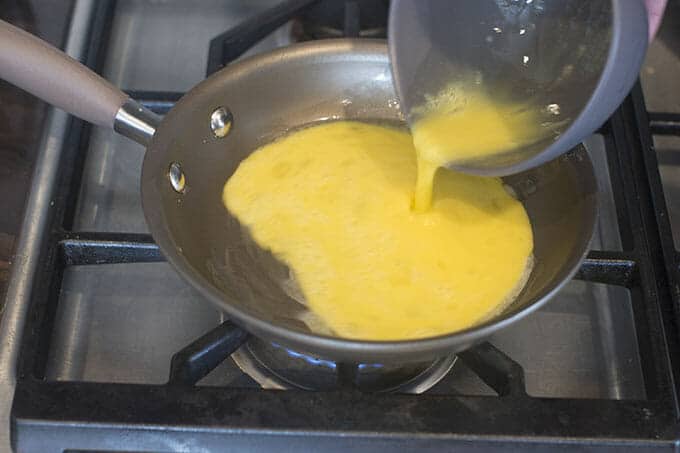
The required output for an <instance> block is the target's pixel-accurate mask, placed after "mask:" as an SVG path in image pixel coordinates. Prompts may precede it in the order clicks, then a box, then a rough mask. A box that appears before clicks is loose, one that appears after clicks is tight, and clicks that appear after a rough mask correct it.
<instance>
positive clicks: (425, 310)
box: [223, 114, 533, 340]
mask: <svg viewBox="0 0 680 453" xmlns="http://www.w3.org/2000/svg"><path fill="white" fill-rule="evenodd" d="M489 116H490V114H489ZM480 122H482V123H486V121H485V120H480ZM486 124H487V125H488V123H486ZM476 130H479V128H477V129H476ZM485 133H486V135H491V134H493V128H492V129H491V130H489V131H486V130H485ZM498 134H499V135H498V136H497V137H496V138H491V137H487V138H485V140H487V142H485V143H488V144H487V145H484V146H486V147H487V148H488V149H491V148H493V147H494V146H495V145H496V144H500V143H501V142H502V141H503V140H506V139H508V133H507V132H504V131H500V132H498ZM420 137H421V139H422V137H423V135H421V136H420ZM461 137H463V135H461ZM464 137H467V138H466V140H469V141H470V143H468V144H467V145H466V146H467V147H468V148H469V149H472V148H473V144H472V140H473V133H472V132H470V133H469V134H466V135H464ZM461 143H462V142H461ZM419 146H420V145H419ZM468 148H466V149H468ZM461 149H463V148H462V147H461ZM417 173H418V165H417V163H416V152H415V149H414V144H413V139H412V137H411V135H410V134H409V133H408V132H405V131H403V130H398V129H393V128H390V127H385V126H379V125H374V124H368V123H360V122H350V121H338V122H328V123H322V124H320V125H315V126H312V127H308V128H306V129H302V130H298V131H296V132H293V133H291V134H289V135H287V136H285V137H283V138H281V139H279V140H277V141H275V142H273V143H270V144H267V145H265V146H263V147H261V148H260V149H258V150H256V151H255V152H253V153H252V154H251V155H250V156H249V157H248V158H247V159H245V160H244V161H242V162H241V164H240V165H239V167H238V169H237V170H236V172H235V173H234V174H233V175H232V176H231V178H229V180H228V181H227V183H226V185H225V187H224V191H223V202H224V205H225V206H226V208H227V209H228V210H229V211H230V212H231V213H232V214H233V215H235V216H236V217H237V218H238V219H239V221H240V222H241V223H242V224H243V225H245V226H246V227H247V228H248V229H249V231H250V233H251V235H252V237H253V239H254V240H255V241H256V242H257V243H258V244H259V245H260V246H261V247H263V248H265V249H268V250H270V251H271V252H272V253H273V254H274V255H275V256H276V257H278V259H280V260H281V261H283V262H285V263H286V264H287V265H288V266H289V267H290V268H291V269H292V271H293V272H294V274H295V278H296V281H297V283H298V284H299V286H300V289H301V290H302V293H303V294H304V296H305V299H306V302H307V304H308V307H309V308H310V310H311V311H312V312H313V313H314V314H315V315H317V316H318V318H320V319H321V320H322V321H323V322H324V323H325V324H326V325H327V327H328V328H329V329H330V330H331V331H332V332H333V333H335V334H336V335H338V336H341V337H346V338H353V339H362V340H405V339H416V338H424V337H431V336H436V335H440V334H448V333H451V332H454V331H457V330H461V329H465V328H467V327H470V326H472V325H475V324H477V323H479V322H482V321H484V320H485V319H487V318H489V317H491V316H493V315H495V314H496V313H498V312H499V311H500V310H502V309H503V308H504V307H505V306H506V305H507V304H508V303H510V302H511V301H512V300H513V299H514V298H515V297H516V295H517V294H518V292H519V291H520V290H521V289H522V287H523V286H524V284H525V282H526V279H527V277H528V275H529V272H530V268H531V255H532V248H533V238H532V230H531V225H530V223H529V218H528V217H527V213H526V211H525V210H524V207H523V206H522V204H521V203H520V202H519V201H517V200H516V199H515V198H513V197H512V196H511V195H510V194H509V193H508V192H507V191H506V189H505V187H504V186H503V183H502V181H501V180H500V179H496V178H481V177H475V176H469V175H464V174H459V173H454V172H451V171H440V172H438V173H437V174H436V178H435V176H434V172H433V173H432V176H433V179H435V184H434V190H433V199H432V203H431V206H430V208H429V209H427V210H421V212H419V211H418V210H415V209H413V206H414V190H413V188H414V186H415V183H416V177H417Z"/></svg>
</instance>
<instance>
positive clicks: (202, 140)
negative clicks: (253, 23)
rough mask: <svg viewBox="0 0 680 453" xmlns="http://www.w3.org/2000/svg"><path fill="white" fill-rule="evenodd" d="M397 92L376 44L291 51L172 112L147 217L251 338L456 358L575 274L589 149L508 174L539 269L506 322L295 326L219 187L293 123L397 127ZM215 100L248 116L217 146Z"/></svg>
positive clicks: (589, 189)
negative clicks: (180, 186)
mask: <svg viewBox="0 0 680 453" xmlns="http://www.w3.org/2000/svg"><path fill="white" fill-rule="evenodd" d="M250 93H258V94H259V96H258V97H257V98H253V97H252V96H251V95H250ZM394 96H395V94H394V90H393V85H392V79H391V77H390V67H389V62H388V58H387V48H386V46H385V45H384V43H383V42H381V41H375V42H372V41H369V40H326V41H318V42H314V43H308V44H299V45H297V46H291V47H288V48H286V49H283V50H278V51H274V52H271V53H268V54H264V55H262V56H258V57H254V58H251V59H249V60H244V61H243V62H241V63H235V64H233V65H231V66H230V67H229V68H226V69H224V70H222V71H220V72H219V73H217V74H215V75H214V76H212V77H210V78H209V79H208V80H206V81H205V82H203V83H201V84H199V85H198V86H197V87H196V88H194V89H193V90H192V91H191V92H190V93H188V94H187V95H186V96H184V97H183V98H182V99H181V100H180V101H179V102H178V103H177V104H176V106H175V107H174V108H173V109H172V110H171V111H170V112H169V113H168V114H167V115H166V117H165V119H164V121H163V123H162V124H161V125H160V126H159V128H158V130H157V133H156V135H155V136H154V139H153V141H152V142H151V144H150V145H149V147H148V150H147V154H146V157H145V160H144V166H143V169H142V198H143V202H144V206H145V217H146V220H147V224H148V226H149V229H150V230H151V232H152V234H153V236H154V239H155V240H156V242H157V243H158V245H159V246H160V248H161V250H163V253H164V255H165V256H166V258H167V259H168V261H170V263H172V264H173V265H174V266H175V267H176V268H177V269H178V271H179V272H180V273H181V274H182V275H183V276H184V277H185V278H187V279H188V280H189V281H190V282H191V283H192V284H193V285H194V286H195V287H196V288H198V289H199V290H200V291H201V292H202V294H203V295H204V296H206V297H207V298H208V299H209V300H210V301H211V302H213V303H215V304H216V305H217V306H218V307H220V308H221V309H223V310H224V311H225V312H227V313H228V314H229V315H230V316H232V317H233V320H234V321H235V322H237V323H239V324H240V325H241V326H242V327H244V328H245V329H246V330H248V331H250V332H251V333H255V334H256V335H258V336H262V337H264V338H267V339H270V340H272V341H276V342H280V343H282V344H284V345H286V346H288V347H291V348H292V349H294V350H298V351H304V352H310V353H313V354H315V355H318V356H320V357H326V358H331V359H338V360H347V361H350V362H362V361H369V362H378V363H381V362H385V361H405V362H409V361H414V360H416V361H417V360H423V359H424V358H435V357H437V356H438V355H445V354H447V353H451V352H456V351H458V350H461V349H465V348H467V347H470V346H471V345H473V344H474V343H476V342H479V341H480V340H482V339H483V338H485V337H486V336H488V335H490V334H492V333H493V332H495V331H496V330H498V329H500V328H502V327H507V326H508V325H509V324H511V323H512V322H514V321H517V320H518V319H520V318H522V317H523V316H525V315H526V314H528V313H529V312H531V311H533V310H535V309H536V308H538V307H539V306H540V305H542V304H544V303H545V302H546V301H547V300H549V299H550V297H551V296H552V295H553V294H554V293H555V292H556V291H557V290H558V289H559V288H560V287H561V286H562V285H563V284H564V283H565V282H566V281H567V280H568V279H569V278H570V277H571V276H573V274H574V273H575V272H576V270H577V267H578V265H579V264H580V262H581V260H582V258H583V257H584V255H585V253H586V252H587V250H588V246H589V242H590V238H591V236H592V232H593V228H594V225H595V212H596V191H597V187H596V183H595V179H594V175H593V169H592V166H591V163H590V160H589V158H588V156H587V154H586V153H585V151H584V150H583V149H577V150H574V151H573V152H571V153H567V154H565V155H564V156H562V157H561V158H560V159H558V160H556V161H554V162H551V163H549V164H546V165H544V166H543V167H539V168H537V169H535V170H531V171H529V172H527V173H524V174H520V175H513V176H511V177H507V178H506V179H505V182H506V183H507V184H509V185H510V186H511V187H512V188H513V189H514V190H515V193H517V195H518V197H519V199H520V200H521V201H522V202H523V204H524V206H525V208H526V209H527V212H528V214H529V218H530V220H531V223H532V227H533V230H534V258H535V265H534V268H533V270H532V273H531V275H530V277H529V280H528V283H527V285H526V286H525V288H524V290H523V291H522V293H521V294H520V296H519V297H518V298H517V299H516V300H515V302H513V304H512V305H511V306H510V307H508V309H507V310H505V312H504V313H502V314H501V315H499V316H497V317H494V318H493V319H491V320H489V321H487V322H485V323H483V324H481V325H479V326H475V327H472V328H469V329H466V330H464V331H462V332H458V333H455V334H451V335H445V336H440V337H437V338H430V339H423V340H417V341H401V342H399V341H395V342H369V341H358V340H348V339H342V338H339V337H330V336H325V335H322V334H318V333H315V332H313V331H310V330H309V328H307V327H306V326H305V325H304V324H302V323H301V322H300V321H299V320H298V319H299V317H300V314H301V313H303V312H305V311H306V310H307V308H306V307H305V306H303V305H301V304H300V303H298V302H296V301H295V300H293V299H292V298H291V297H290V296H288V295H287V294H286V292H285V290H284V286H285V281H287V279H288V278H289V277H288V276H289V271H288V269H287V268H286V267H285V266H284V265H283V264H282V263H280V262H278V261H277V260H276V259H274V258H273V257H272V256H271V255H270V254H269V253H267V252H265V251H262V250H259V249H258V248H257V246H254V244H253V243H252V241H251V240H250V239H249V238H248V236H247V235H246V234H244V233H245V232H244V230H243V229H242V228H241V227H240V225H239V223H238V222H237V221H236V220H235V219H234V218H233V217H231V216H230V215H229V214H228V213H227V211H226V210H225V209H224V206H223V205H222V202H221V199H220V197H219V194H220V193H221V191H222V186H223V185H224V182H225V181H226V179H227V178H228V177H229V176H230V175H231V174H232V172H234V171H235V169H236V167H237V166H238V164H239V163H240V161H241V160H242V159H244V158H245V157H246V156H248V154H249V153H250V152H252V151H254V150H255V149H256V148H257V147H258V146H260V145H262V144H263V143H266V142H267V141H270V140H272V139H274V138H276V137H278V136H280V135H282V134H284V133H286V132H287V131H289V130H291V129H294V128H296V127H300V126H303V125H306V124H311V123H314V122H316V121H321V120H326V119H342V118H346V119H360V120H366V121H387V122H389V121H392V122H395V121H399V120H400V112H399V110H398V109H395V108H394V107H393V105H394V103H393V101H394ZM220 105H229V108H230V110H231V112H233V115H234V116H236V117H238V118H241V121H240V122H239V125H236V126H235V127H234V128H233V130H232V132H231V133H230V134H229V136H228V137H227V138H225V139H220V140H217V139H215V137H213V136H212V134H207V133H206V132H207V131H206V128H205V126H203V127H201V126H202V124H201V122H202V121H205V120H204V118H209V117H210V116H211V115H212V113H213V112H214V110H215V108H216V106H220ZM197 149H199V150H200V159H198V158H196V154H195V152H196V150H197ZM225 149H227V150H228V152H226V153H225V151H224V150H225ZM173 162H181V163H182V169H183V173H184V175H185V177H186V181H187V190H186V193H183V194H181V196H180V195H178V193H177V192H176V190H174V189H173V188H172V187H171V186H169V185H168V184H167V181H166V175H167V171H168V170H167V169H168V167H169V166H170V165H171V164H172V163H173ZM199 219H200V220H199ZM557 237H559V238H560V241H558V242H556V241H555V238H557Z"/></svg>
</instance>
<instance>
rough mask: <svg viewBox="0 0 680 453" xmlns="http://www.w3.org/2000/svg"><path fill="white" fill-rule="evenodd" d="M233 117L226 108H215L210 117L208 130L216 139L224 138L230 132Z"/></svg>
mask: <svg viewBox="0 0 680 453" xmlns="http://www.w3.org/2000/svg"><path fill="white" fill-rule="evenodd" d="M233 122H234V116H233V115H232V114H231V112H230V111H229V109H228V108H226V107H217V108H216V109H215V111H213V112H212V115H210V129H212V131H213V134H214V135H215V137H217V138H223V137H226V136H227V135H228V134H229V131H231V126H232V124H233Z"/></svg>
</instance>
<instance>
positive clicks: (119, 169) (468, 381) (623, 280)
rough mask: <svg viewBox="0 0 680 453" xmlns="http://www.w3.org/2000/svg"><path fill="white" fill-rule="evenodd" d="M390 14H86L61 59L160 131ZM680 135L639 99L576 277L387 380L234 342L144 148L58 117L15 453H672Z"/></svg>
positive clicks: (261, 5) (20, 355) (48, 156)
mask: <svg viewBox="0 0 680 453" xmlns="http://www.w3.org/2000/svg"><path fill="white" fill-rule="evenodd" d="M387 3H388V2H385V1H367V0H363V1H346V2H338V1H332V2H329V1H328V0H326V1H323V0H321V1H319V0H317V1H310V0H289V1H283V2H277V1H267V0H257V1H245V0H243V1H227V0H220V1H218V0H210V1H206V0H200V1H199V0H196V1H186V0H182V1H179V0H177V1H173V0H170V1H163V2H159V1H153V0H148V1H133V0H119V1H117V2H112V1H97V2H95V1H87V0H79V1H76V2H75V6H74V9H73V17H72V20H71V26H70V29H69V32H68V36H67V40H66V49H67V51H69V52H70V53H71V54H72V55H73V56H74V57H76V58H79V59H80V60H81V61H83V62H85V63H86V64H87V65H88V66H90V67H92V68H94V69H96V70H97V71H98V72H100V73H102V74H103V75H104V76H105V77H106V78H107V79H108V80H110V81H111V82H113V83H114V84H115V85H117V86H120V87H121V88H123V89H124V90H126V91H127V92H128V93H129V94H130V95H131V96H132V97H134V98H136V99H138V100H140V101H142V102H143V103H144V104H145V105H146V106H147V107H149V108H151V109H153V110H154V111H156V112H157V113H160V114H163V113H165V112H167V111H168V110H169V109H170V108H171V107H172V105H173V103H174V102H175V101H176V100H177V99H179V98H180V97H181V95H182V93H183V92H184V91H186V90H188V89H189V88H190V87H191V86H193V85H194V84H195V83H197V82H199V81H200V80H201V79H202V78H204V77H205V76H206V74H208V75H209V74H210V73H212V72H214V71H216V70H218V69H220V68H221V67H223V66H225V65H227V64H229V63H230V62H232V61H234V60H235V59H238V58H242V57H245V56H247V55H250V54H254V53H257V52H262V51H266V50H268V49H272V48H275V47H278V46H285V45H290V44H292V43H294V42H295V41H298V40H309V39H320V38H325V37H337V36H345V35H349V36H355V37H379V36H384V23H385V17H384V15H385V14H386V11H387ZM338 5H340V7H339V6H338ZM340 14H341V15H342V16H341V19H339V16H338V15H340ZM225 30H226V31H225ZM677 135H680V115H677V114H663V113H649V112H648V111H647V109H646V107H645V102H644V99H643V95H642V90H641V88H640V87H639V86H636V87H635V88H634V90H633V91H632V93H631V94H630V96H629V97H628V98H627V99H626V100H625V101H624V103H623V104H622V105H621V107H620V108H619V109H618V111H617V112H616V113H615V114H614V115H613V116H612V118H611V119H610V120H609V121H608V122H607V123H606V124H605V125H604V126H603V127H602V129H601V130H600V131H599V132H598V133H597V134H595V135H593V136H592V137H590V138H589V139H588V140H586V142H585V146H586V148H587V150H588V152H589V154H590V156H591V158H592V159H593V161H594V164H595V166H596V169H597V175H598V182H599V186H600V217H599V222H598V227H597V231H596V233H595V236H594V238H593V242H592V250H591V252H590V254H589V255H588V258H587V259H586V261H585V262H584V263H583V265H582V267H581V269H580V271H579V273H578V275H577V277H576V279H574V280H573V281H571V282H570V283H569V284H568V285H567V286H566V287H565V288H564V289H563V290H562V291H560V293H559V294H557V295H556V296H555V297H554V300H553V301H551V302H550V303H549V304H547V306H545V307H544V308H542V309H541V310H539V311H538V312H536V313H534V314H532V315H530V316H528V317H527V318H526V319H525V320H523V321H521V322H518V323H517V324H515V325H513V326H511V327H510V328H508V329H506V330H504V331H502V332H501V333H499V334H496V335H495V336H494V337H492V338H491V339H490V340H489V341H488V342H486V343H483V344H481V345H479V346H476V347H474V348H472V349H470V350H467V351H465V352H463V353H459V354H458V355H457V356H454V355H449V356H446V357H441V358H440V359H438V360H436V361H429V362H424V363H415V364H399V365H389V366H388V365H385V364H371V363H361V364H358V363H336V362H333V361H329V360H326V359H324V358H323V357H312V356H309V355H306V354H303V353H300V352H297V351H291V350H288V349H286V348H284V347H282V346H280V345H277V344H272V343H268V342H266V341H264V340H261V339H258V338H255V337H252V336H249V335H248V334H247V333H245V332H243V331H242V330H241V329H239V328H238V327H237V326H235V325H233V324H232V323H231V322H230V321H229V320H228V319H226V318H225V316H224V314H223V313H220V312H219V311H217V309H216V308H215V307H214V306H213V305H211V304H209V303H208V302H206V301H205V300H203V299H202V297H201V296H200V295H199V294H198V293H196V292H195V291H194V290H192V289H191V288H190V287H189V285H188V284H186V283H184V282H183V281H182V280H181V279H180V278H179V276H178V275H177V274H176V273H175V272H174V271H173V270H172V268H171V267H170V266H169V265H168V264H167V263H165V262H164V260H163V257H162V255H161V254H160V253H159V250H158V248H157V247H156V245H155V244H154V242H153V239H152V238H151V236H150V235H149V234H148V231H147V228H146V225H145V223H144V217H143V213H142V208H141V200H140V197H139V182H140V170H141V163H142V157H143V152H144V150H143V149H142V148H141V147H140V146H139V145H137V144H135V143H133V142H131V141H129V140H127V139H125V138H122V137H119V136H117V135H115V134H114V133H113V132H110V131H108V130H104V129H100V128H98V127H93V126H90V125H87V124H84V123H82V122H81V121H79V120H77V119H74V118H71V117H69V116H67V115H66V114H64V113H63V112H59V111H56V110H51V111H50V113H49V117H48V121H47V125H46V129H45V131H44V133H43V139H42V146H41V148H40V156H39V161H38V163H37V164H36V167H37V170H36V173H35V176H34V185H33V188H32V191H31V193H30V196H29V202H28V207H27V213H26V220H25V223H24V231H23V233H22V236H21V239H20V244H19V248H18V256H17V259H16V261H15V264H14V277H13V279H12V281H11V282H10V287H9V290H8V298H7V306H6V309H5V313H4V316H3V319H2V324H1V325H0V335H2V339H3V342H2V343H3V344H2V346H1V348H0V363H2V364H3V369H2V374H0V389H1V390H2V394H4V395H5V397H4V398H5V400H6V401H3V402H2V403H1V404H0V407H2V409H3V414H4V417H5V420H6V422H7V423H8V424H9V423H11V444H12V446H13V448H14V449H15V450H16V451H21V452H41V453H50V452H63V451H107V452H113V451H121V452H130V451H163V452H166V451H191V452H196V451H223V450H225V449H233V450H236V451H241V450H247V451H269V450H274V449H276V450H280V451H310V450H321V449H324V450H332V451H336V450H337V451H344V450H347V449H353V450H357V451H372V450H376V449H388V448H389V449H397V448H398V449H401V450H404V451H434V450H440V449H441V450H444V449H446V450H451V449H454V448H459V449H460V451H481V450H484V451H487V450H488V451H495V450H502V449H503V448H507V447H513V448H515V449H517V450H522V451H529V450H543V449H546V450H550V449H555V450H559V451H563V450H564V449H565V448H569V447H574V448H582V449H589V450H590V449H592V450H598V451H622V450H626V449H631V450H634V449H653V448H658V449H671V448H673V447H674V446H675V445H677V443H678V442H680V425H678V395H677V391H678V388H679V387H678V382H680V373H679V371H678V370H680V346H679V343H678V340H679V338H680V337H679V322H678V321H679V317H678V316H679V314H680V311H679V310H678V309H679V307H680V305H679V304H680V289H679V288H680V286H679V285H678V283H679V282H680V275H679V274H678V271H679V270H680V267H679V257H678V253H677V252H676V248H675V246H674V243H673V236H672V231H671V225H670V223H669V219H668V210H667V208H666V200H665V198H664V191H663V189H664V186H663V185H662V183H661V179H660V175H659V167H658V163H657V155H656V153H655V152H654V148H653V144H652V137H653V136H677ZM12 395H13V399H12ZM10 404H11V413H10ZM2 437H3V439H4V442H5V445H6V446H8V445H9V442H10V439H8V437H7V433H3V434H2Z"/></svg>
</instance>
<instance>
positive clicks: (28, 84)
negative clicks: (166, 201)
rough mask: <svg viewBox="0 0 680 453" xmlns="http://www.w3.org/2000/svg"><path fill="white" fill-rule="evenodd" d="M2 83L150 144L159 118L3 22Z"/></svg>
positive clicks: (0, 42) (0, 30) (0, 38)
mask: <svg viewBox="0 0 680 453" xmlns="http://www.w3.org/2000/svg"><path fill="white" fill-rule="evenodd" d="M0 78H2V79H4V80H6V81H8V82H9V83H11V84H13V85H16V86H18V87H19V88H22V89H24V90H26V91H28V92H29V93H31V94H33V95H35V96H37V97H39V98H40V99H42V100H44V101H45V102H48V103H49V104H52V105H54V106H55V107H58V108H60V109H63V110H66V111H67V112H69V113H71V114H73V115H75V116H77V117H79V118H81V119H83V120H85V121H88V122H90V123H94V124H96V125H99V126H105V127H109V128H113V129H115V130H116V131H117V132H119V133H121V134H122V135H125V136H126V137H129V138H131V139H133V140H135V141H136V142H138V143H141V144H143V145H147V144H148V143H149V141H150V140H151V138H152V137H153V134H154V132H155V129H156V126H157V125H158V124H159V123H160V117H159V116H158V115H156V114H155V113H153V112H151V111H150V110H148V109H146V108H144V107H142V106H141V105H140V104H138V103H137V102H136V101H134V100H132V99H131V98H130V97H128V95H126V94H125V93H123V92H122V91H120V90H119V89H118V88H116V87H115V86H113V85H112V84H111V83H109V82H108V81H106V80H104V79H103V78H101V77H100V76H99V75H97V74H95V73H94V72H93V71H91V70H90V69H88V68H87V67H85V66H84V65H82V64H81V63H79V62H78V61H76V60H74V59H73V58H71V57H69V56H68V55H66V54H65V53H63V52H62V51H60V50H58V49H56V48H55V47H52V46H51V45H49V44H48V43H46V42H45V41H42V40H41V39H39V38H37V37H35V36H33V35H31V34H30V33H27V32H25V31H23V30H21V29H19V28H17V27H14V26H13V25H10V24H8V23H7V22H4V21H2V20H0Z"/></svg>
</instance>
